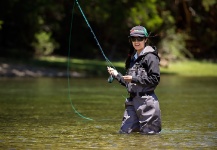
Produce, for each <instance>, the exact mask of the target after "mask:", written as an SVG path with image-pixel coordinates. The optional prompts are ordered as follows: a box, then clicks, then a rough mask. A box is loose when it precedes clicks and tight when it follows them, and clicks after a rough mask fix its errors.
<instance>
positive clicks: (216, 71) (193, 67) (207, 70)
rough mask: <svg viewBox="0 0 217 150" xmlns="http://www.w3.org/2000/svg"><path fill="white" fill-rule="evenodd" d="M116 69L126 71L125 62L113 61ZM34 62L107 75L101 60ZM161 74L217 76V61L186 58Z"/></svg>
mask: <svg viewBox="0 0 217 150" xmlns="http://www.w3.org/2000/svg"><path fill="white" fill-rule="evenodd" d="M112 63H113V65H114V66H115V67H116V69H117V70H118V71H120V72H122V73H124V72H125V71H124V63H123V61H121V62H112ZM34 64H36V65H40V66H49V67H57V68H63V69H66V68H67V66H68V65H69V68H70V70H71V71H78V72H82V73H87V74H89V75H90V76H104V75H105V76H107V75H108V73H107V69H106V66H107V63H106V61H100V60H88V59H70V63H68V60H67V58H65V57H55V56H49V57H41V58H38V59H35V60H34ZM161 74H170V75H180V76H214V77H217V63H211V62H207V61H195V60H186V61H179V62H176V63H170V64H169V67H168V68H162V67H161Z"/></svg>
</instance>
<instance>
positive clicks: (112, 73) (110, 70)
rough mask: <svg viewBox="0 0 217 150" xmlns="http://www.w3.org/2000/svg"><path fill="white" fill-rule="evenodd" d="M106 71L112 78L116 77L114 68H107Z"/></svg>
mask: <svg viewBox="0 0 217 150" xmlns="http://www.w3.org/2000/svg"><path fill="white" fill-rule="evenodd" d="M107 70H108V73H109V74H110V75H112V76H117V75H118V72H117V70H115V69H114V68H111V67H107Z"/></svg>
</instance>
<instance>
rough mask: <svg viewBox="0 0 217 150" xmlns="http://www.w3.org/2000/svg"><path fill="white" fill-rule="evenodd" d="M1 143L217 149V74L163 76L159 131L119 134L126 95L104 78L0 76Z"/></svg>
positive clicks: (29, 146)
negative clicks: (157, 132)
mask: <svg viewBox="0 0 217 150" xmlns="http://www.w3.org/2000/svg"><path fill="white" fill-rule="evenodd" d="M0 84H1V88H0V114H1V115H0V149H3V150H4V149H9V150H12V149H13V150H16V149H17V150H18V149H115V150H116V149H117V150H118V149H120V150H123V149H124V150H134V149H198V150H200V149H216V147H217V117H216V114H217V107H216V106H217V78H212V77H180V76H162V78H161V83H160V85H159V86H158V87H157V89H156V94H157V96H158V98H159V101H160V107H161V111H162V125H163V130H162V132H161V134H159V135H153V136H150V135H140V134H139V133H133V134H129V135H124V134H118V130H119V127H120V124H121V120H122V115H123V111H124V100H125V97H127V94H126V92H125V89H124V87H122V86H121V85H119V84H118V83H117V82H116V81H114V82H113V83H111V84H110V83H107V79H105V78H101V79H99V78H87V79H80V78H71V79H69V80H67V79H65V78H1V79H0Z"/></svg>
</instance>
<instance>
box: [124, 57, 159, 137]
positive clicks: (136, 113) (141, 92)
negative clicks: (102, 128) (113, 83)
mask: <svg viewBox="0 0 217 150" xmlns="http://www.w3.org/2000/svg"><path fill="white" fill-rule="evenodd" d="M146 55H147V54H146ZM146 55H143V56H140V57H139V58H138V59H137V60H136V62H135V64H134V65H133V66H132V68H130V69H129V70H128V72H127V74H128V75H132V76H141V77H143V76H147V66H145V65H146V64H144V63H142V62H143V59H144V58H145V56H146ZM155 55H156V54H155ZM146 89H147V88H146V86H145V85H141V84H136V83H129V84H128V85H127V90H128V92H129V94H130V97H129V98H127V99H126V101H125V111H124V115H123V120H122V125H121V129H120V133H131V132H140V133H141V134H158V133H159V132H160V131H161V112H160V107H159V102H158V99H157V96H156V95H155V93H154V91H146Z"/></svg>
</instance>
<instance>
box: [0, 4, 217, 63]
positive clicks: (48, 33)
mask: <svg viewBox="0 0 217 150" xmlns="http://www.w3.org/2000/svg"><path fill="white" fill-rule="evenodd" d="M79 3H80V5H81V7H82V9H83V11H84V13H85V14H86V16H87V19H88V21H89V23H90V25H91V27H92V28H93V31H94V32H95V34H96V36H97V38H98V40H99V42H100V44H101V46H102V48H103V50H104V51H105V54H106V55H108V57H109V58H110V59H116V60H118V59H119V60H120V59H125V57H126V55H127V54H126V53H127V51H128V48H129V43H128V38H127V37H128V35H129V30H130V28H132V27H133V26H136V25H142V26H145V27H146V28H147V30H148V32H150V31H151V32H154V33H159V35H161V36H160V37H161V39H160V38H159V39H157V40H156V43H154V44H155V45H158V44H159V49H160V50H161V51H160V52H162V53H163V54H165V57H172V58H174V59H176V58H183V57H184V56H188V57H192V55H191V54H193V56H194V57H195V58H200V57H202V58H205V57H206V58H209V57H211V58H215V57H216V56H217V53H216V51H215V49H216V43H217V40H216V39H217V32H216V26H217V23H216V19H217V18H216V16H217V11H216V8H217V0H202V1H196V0H191V1H186V0H176V1H171V0H164V1H161V0H138V1H130V0H116V1H114V0H107V1H102V0H88V1H85V0H79ZM72 7H73V1H71V0H65V1H51V0H36V1H34V3H33V2H32V1H26V2H25V3H24V2H23V1H22V0H15V1H12V0H8V1H0V48H1V52H0V53H1V55H2V54H5V53H8V54H9V56H11V54H13V55H15V56H17V54H20V55H26V54H28V56H29V54H32V55H33V56H34V55H39V54H40V55H48V54H51V53H54V54H58V55H64V56H66V55H67V54H68V52H67V50H68V37H69V31H70V23H71V18H72V14H71V11H72ZM72 25H73V28H72V41H70V42H71V46H72V47H71V49H73V53H72V54H71V55H73V57H78V58H91V59H93V58H94V59H96V58H97V59H100V58H101V59H103V57H102V55H101V52H100V51H99V49H98V46H97V45H96V42H95V41H94V39H93V36H92V34H91V32H90V30H89V28H88V26H87V25H86V22H85V21H84V19H83V17H82V15H81V13H80V12H79V9H78V8H77V5H76V6H75V12H74V14H73V22H72ZM187 50H188V51H190V52H188V51H187ZM87 53H88V55H87ZM204 54H206V55H204ZM207 54H210V55H207ZM2 56H3V55H2Z"/></svg>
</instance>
